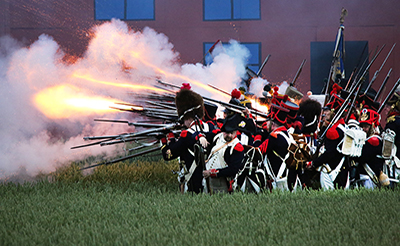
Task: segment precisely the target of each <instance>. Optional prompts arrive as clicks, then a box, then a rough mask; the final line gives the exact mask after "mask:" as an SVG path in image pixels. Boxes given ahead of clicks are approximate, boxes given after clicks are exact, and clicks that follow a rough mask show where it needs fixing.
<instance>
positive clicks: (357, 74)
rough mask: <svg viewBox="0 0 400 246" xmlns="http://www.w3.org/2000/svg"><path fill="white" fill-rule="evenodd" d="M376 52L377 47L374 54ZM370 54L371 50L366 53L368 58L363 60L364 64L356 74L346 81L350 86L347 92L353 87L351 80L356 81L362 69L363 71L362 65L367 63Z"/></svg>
mask: <svg viewBox="0 0 400 246" xmlns="http://www.w3.org/2000/svg"><path fill="white" fill-rule="evenodd" d="M377 51H378V47H376V49H375V54H376V52H377ZM371 54H372V50H371V51H370V52H369V53H368V56H367V57H366V58H365V60H364V62H363V63H362V64H361V66H360V69H358V70H357V73H356V74H355V75H354V76H353V74H352V77H351V78H350V79H349V81H348V84H349V85H350V88H349V90H351V88H352V87H353V86H354V83H353V80H354V81H358V77H359V75H360V73H361V71H363V70H362V69H363V67H364V65H365V64H366V63H367V61H368V60H369V57H370V55H371Z"/></svg>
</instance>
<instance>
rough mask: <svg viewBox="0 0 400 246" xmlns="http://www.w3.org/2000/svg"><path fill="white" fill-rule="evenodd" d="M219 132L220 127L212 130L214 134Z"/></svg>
mask: <svg viewBox="0 0 400 246" xmlns="http://www.w3.org/2000/svg"><path fill="white" fill-rule="evenodd" d="M220 132H221V130H220V129H215V130H213V131H212V133H214V134H218V133H220Z"/></svg>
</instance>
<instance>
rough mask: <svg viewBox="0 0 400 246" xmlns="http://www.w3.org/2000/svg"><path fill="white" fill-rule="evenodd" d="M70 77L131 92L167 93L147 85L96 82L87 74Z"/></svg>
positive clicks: (74, 74) (96, 80)
mask: <svg viewBox="0 0 400 246" xmlns="http://www.w3.org/2000/svg"><path fill="white" fill-rule="evenodd" d="M72 77H75V78H79V79H84V80H87V81H90V82H95V83H99V84H103V85H112V86H117V87H122V88H129V89H133V90H153V91H156V92H168V91H167V90H164V89H160V88H155V87H152V86H147V85H137V84H128V83H114V82H110V81H104V80H98V79H95V78H92V77H91V76H90V75H89V74H86V75H83V74H77V73H73V74H72Z"/></svg>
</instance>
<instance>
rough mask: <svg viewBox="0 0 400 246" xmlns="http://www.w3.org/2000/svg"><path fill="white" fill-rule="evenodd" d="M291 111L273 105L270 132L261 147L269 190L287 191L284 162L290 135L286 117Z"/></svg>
mask: <svg viewBox="0 0 400 246" xmlns="http://www.w3.org/2000/svg"><path fill="white" fill-rule="evenodd" d="M288 112H289V110H288V109H286V108H283V107H281V106H279V105H276V104H271V108H270V117H271V119H270V121H269V124H268V125H269V126H268V127H269V131H270V134H269V136H268V137H267V139H266V140H265V141H263V142H262V143H261V144H260V145H259V149H260V151H261V153H262V154H264V155H265V166H266V169H267V174H268V175H269V176H270V177H269V178H270V180H269V188H270V189H272V188H275V187H276V188H280V189H287V172H286V171H287V170H286V164H285V162H284V160H285V159H286V158H287V154H288V147H289V142H290V140H289V133H288V132H287V128H286V127H285V124H286V117H287V114H288Z"/></svg>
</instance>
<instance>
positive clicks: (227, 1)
mask: <svg viewBox="0 0 400 246" xmlns="http://www.w3.org/2000/svg"><path fill="white" fill-rule="evenodd" d="M203 8H204V12H203V14H204V20H259V19H260V15H261V14H260V0H203Z"/></svg>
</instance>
